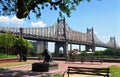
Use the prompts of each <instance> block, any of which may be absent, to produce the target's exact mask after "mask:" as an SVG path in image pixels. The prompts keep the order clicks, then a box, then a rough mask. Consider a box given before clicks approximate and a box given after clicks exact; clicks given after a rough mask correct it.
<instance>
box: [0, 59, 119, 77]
mask: <svg viewBox="0 0 120 77" xmlns="http://www.w3.org/2000/svg"><path fill="white" fill-rule="evenodd" d="M28 61H31V62H39V61H38V60H28ZM54 62H57V63H59V65H58V69H56V70H51V71H49V72H32V71H31V68H32V65H31V64H27V65H22V66H16V67H9V68H5V69H0V77H53V76H55V75H57V74H63V73H64V71H66V70H67V67H68V66H80V67H96V68H100V67H109V66H120V63H106V62H104V63H99V62H93V63H91V62H85V63H81V62H65V61H54ZM70 77H98V76H90V75H89V76H86V75H81V76H80V75H71V76H70ZM99 77H100V76H99Z"/></svg>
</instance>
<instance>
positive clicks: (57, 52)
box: [54, 42, 68, 57]
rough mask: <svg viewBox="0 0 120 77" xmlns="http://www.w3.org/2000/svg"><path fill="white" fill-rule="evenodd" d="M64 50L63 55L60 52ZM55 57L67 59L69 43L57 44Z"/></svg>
mask: <svg viewBox="0 0 120 77" xmlns="http://www.w3.org/2000/svg"><path fill="white" fill-rule="evenodd" d="M61 47H62V48H63V52H62V53H61V52H60V51H59V50H60V48H61ZM54 54H55V55H54V56H55V57H67V54H68V43H66V42H55V51H54Z"/></svg>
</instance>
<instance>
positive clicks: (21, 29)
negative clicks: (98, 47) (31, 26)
mask: <svg viewBox="0 0 120 77" xmlns="http://www.w3.org/2000/svg"><path fill="white" fill-rule="evenodd" d="M22 31H23V28H20V37H21V39H20V42H21V51H20V62H21V61H22Z"/></svg>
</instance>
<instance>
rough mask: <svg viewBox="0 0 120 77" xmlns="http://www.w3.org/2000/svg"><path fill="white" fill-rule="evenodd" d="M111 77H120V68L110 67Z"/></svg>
mask: <svg viewBox="0 0 120 77" xmlns="http://www.w3.org/2000/svg"><path fill="white" fill-rule="evenodd" d="M110 77H120V66H111V67H110Z"/></svg>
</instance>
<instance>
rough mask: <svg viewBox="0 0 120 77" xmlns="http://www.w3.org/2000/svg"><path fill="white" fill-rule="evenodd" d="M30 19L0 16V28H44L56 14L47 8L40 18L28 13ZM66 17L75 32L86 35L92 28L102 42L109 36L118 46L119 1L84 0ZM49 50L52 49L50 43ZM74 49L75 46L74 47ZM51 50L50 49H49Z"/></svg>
mask: <svg viewBox="0 0 120 77" xmlns="http://www.w3.org/2000/svg"><path fill="white" fill-rule="evenodd" d="M30 17H31V19H30V20H29V19H27V18H25V19H17V18H16V16H15V15H12V16H6V17H4V16H0V26H10V27H14V26H15V27H45V26H51V25H53V24H54V23H55V22H57V18H58V12H57V11H50V10H49V8H45V9H44V10H42V16H41V18H39V19H37V18H36V17H35V15H34V14H32V13H30ZM65 17H66V22H67V23H68V25H69V26H70V27H71V28H72V29H73V30H76V31H79V32H84V33H86V30H87V28H92V27H93V28H94V32H95V33H96V36H97V37H98V38H99V39H100V40H101V41H103V42H108V41H109V39H110V36H112V37H114V36H115V38H116V41H117V43H118V44H119V45H120V0H91V2H87V1H86V0H84V1H83V2H81V4H80V6H78V7H77V9H76V11H72V14H71V17H67V16H65ZM50 46H52V47H49V48H54V46H53V43H50ZM74 47H75V48H76V47H77V46H74ZM50 50H52V49H50Z"/></svg>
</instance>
